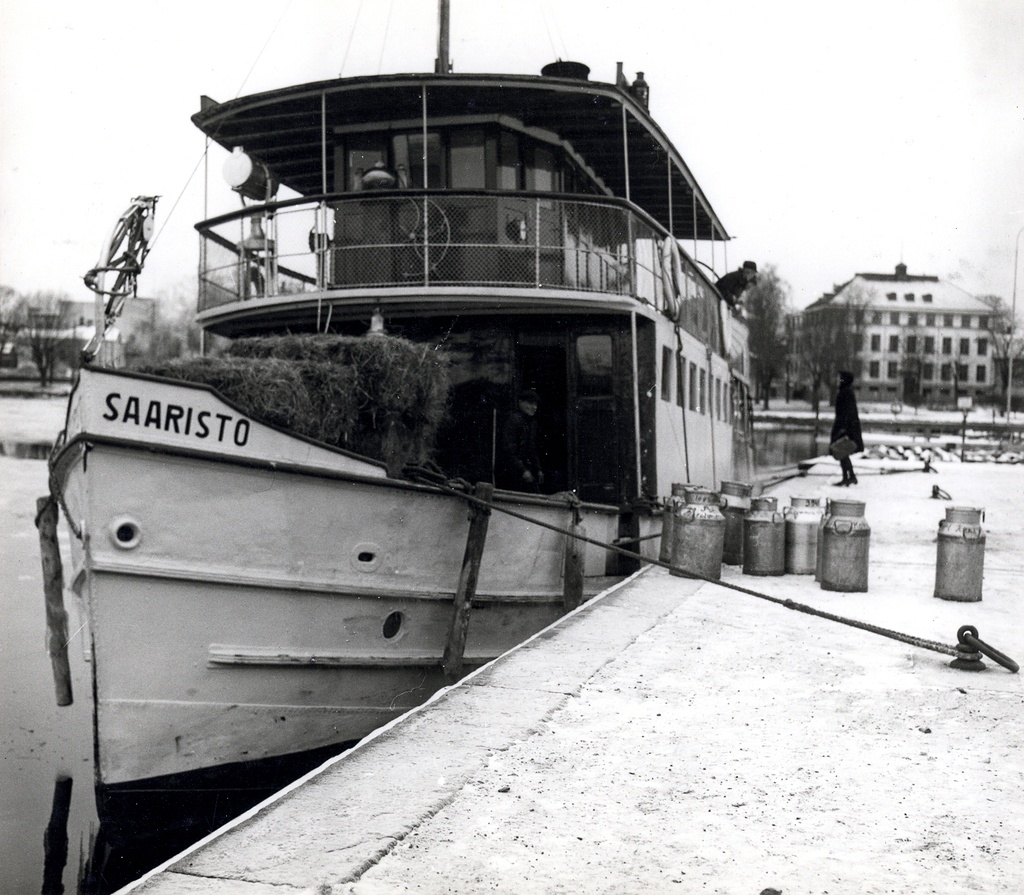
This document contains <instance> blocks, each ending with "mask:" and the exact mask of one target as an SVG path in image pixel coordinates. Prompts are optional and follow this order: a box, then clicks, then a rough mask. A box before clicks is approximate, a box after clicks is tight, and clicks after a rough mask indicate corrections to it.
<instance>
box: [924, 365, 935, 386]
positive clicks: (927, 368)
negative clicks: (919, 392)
mask: <svg viewBox="0 0 1024 895" xmlns="http://www.w3.org/2000/svg"><path fill="white" fill-rule="evenodd" d="M921 377H922V378H923V379H925V380H927V381H928V382H931V380H933V379H934V378H935V364H924V365H923V366H922V367H921Z"/></svg>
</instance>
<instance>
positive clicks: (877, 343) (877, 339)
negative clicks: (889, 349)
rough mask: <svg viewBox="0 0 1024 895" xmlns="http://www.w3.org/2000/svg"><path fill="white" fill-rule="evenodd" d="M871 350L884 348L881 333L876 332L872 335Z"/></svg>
mask: <svg viewBox="0 0 1024 895" xmlns="http://www.w3.org/2000/svg"><path fill="white" fill-rule="evenodd" d="M871 350H872V351H881V350H882V337H881V335H880V334H879V333H874V334H872V336H871Z"/></svg>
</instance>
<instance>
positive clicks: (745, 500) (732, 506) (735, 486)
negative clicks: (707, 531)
mask: <svg viewBox="0 0 1024 895" xmlns="http://www.w3.org/2000/svg"><path fill="white" fill-rule="evenodd" d="M751 490H752V486H750V485H748V484H746V483H745V482H722V500H723V501H724V503H725V506H724V507H722V513H723V515H724V516H725V547H724V548H723V550H722V562H724V563H725V564H726V565H730V566H741V565H743V516H744V514H745V513H746V512H747V510H749V509H750V492H751Z"/></svg>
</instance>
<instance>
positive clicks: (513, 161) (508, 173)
mask: <svg viewBox="0 0 1024 895" xmlns="http://www.w3.org/2000/svg"><path fill="white" fill-rule="evenodd" d="M521 167H522V161H521V160H520V158H519V135H518V134H513V133H509V132H508V131H502V132H501V135H500V137H499V139H498V183H497V186H498V189H499V190H518V189H520V186H519V169H520V168H521Z"/></svg>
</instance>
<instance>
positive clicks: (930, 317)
mask: <svg viewBox="0 0 1024 895" xmlns="http://www.w3.org/2000/svg"><path fill="white" fill-rule="evenodd" d="M836 303H844V304H847V305H849V306H854V307H856V308H857V309H859V310H861V311H862V313H860V314H858V315H857V316H858V317H859V321H860V322H859V324H858V325H857V332H856V334H855V335H854V339H853V346H854V350H855V353H856V361H857V362H856V363H855V364H854V366H855V367H856V369H855V370H854V371H853V372H854V373H855V374H856V376H857V382H856V388H857V394H858V397H860V398H861V400H864V401H888V402H896V401H899V402H905V403H909V404H915V405H916V404H931V405H938V406H942V405H947V406H949V405H954V404H955V403H956V401H957V399H958V398H960V397H967V396H969V397H971V398H973V399H974V400H975V401H976V402H977V401H978V400H979V399H986V400H987V399H989V398H990V397H991V396H992V395H994V394H995V393H996V390H997V386H996V383H995V381H994V380H995V376H994V375H993V373H994V365H993V355H994V351H993V348H994V340H993V336H992V332H993V331H995V330H994V329H993V327H994V325H995V324H996V323H997V321H996V320H995V319H994V316H993V311H992V309H991V308H990V307H989V306H988V305H987V304H985V302H983V301H981V300H980V299H977V298H975V297H974V296H973V295H971V294H970V293H968V292H966V291H964V290H963V289H961V288H960V287H959V286H955V285H953V284H952V283H947V282H944V281H942V280H940V279H939V278H938V277H936V276H927V275H922V274H909V273H907V266H906V265H905V264H897V265H896V270H895V272H894V273H891V274H887V273H858V274H855V275H854V277H853V278H852V279H851V280H849V281H848V282H846V283H844V284H842V285H841V286H837V287H836V289H835V291H834V292H832V293H828V294H826V295H824V296H822V298H820V299H818V300H817V301H816V302H814V303H813V304H812V305H810V306H809V307H808V308H806V309H805V310H804V311H803V312H802V314H801V315H799V317H798V319H797V320H796V321H795V323H796V328H797V329H799V328H801V325H802V321H806V319H807V318H808V316H809V315H812V314H815V313H818V312H821V311H823V310H824V309H826V308H830V307H835V306H836Z"/></svg>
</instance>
